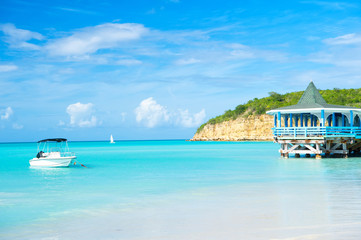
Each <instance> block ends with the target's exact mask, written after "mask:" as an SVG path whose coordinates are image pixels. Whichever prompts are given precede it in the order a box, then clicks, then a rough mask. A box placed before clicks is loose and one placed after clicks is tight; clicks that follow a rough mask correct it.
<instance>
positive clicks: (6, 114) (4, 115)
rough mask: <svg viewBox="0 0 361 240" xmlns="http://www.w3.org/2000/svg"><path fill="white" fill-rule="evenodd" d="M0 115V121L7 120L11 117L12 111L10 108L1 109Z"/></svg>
mask: <svg viewBox="0 0 361 240" xmlns="http://www.w3.org/2000/svg"><path fill="white" fill-rule="evenodd" d="M0 113H1V120H8V119H9V118H10V117H11V115H13V114H14V111H13V110H12V108H11V107H7V108H6V109H3V110H1V111H0Z"/></svg>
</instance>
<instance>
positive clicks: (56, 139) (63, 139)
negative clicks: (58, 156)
mask: <svg viewBox="0 0 361 240" xmlns="http://www.w3.org/2000/svg"><path fill="white" fill-rule="evenodd" d="M66 141H68V140H67V139H66V138H48V139H43V140H40V141H38V143H41V142H66Z"/></svg>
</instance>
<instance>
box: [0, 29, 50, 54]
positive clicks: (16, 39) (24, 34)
mask: <svg viewBox="0 0 361 240" xmlns="http://www.w3.org/2000/svg"><path fill="white" fill-rule="evenodd" d="M0 31H2V32H3V33H4V34H5V38H4V40H5V42H7V43H9V44H10V47H13V48H24V49H30V50H39V49H40V47H39V46H38V45H35V44H33V43H28V42H27V41H29V40H31V39H36V40H42V39H44V37H43V35H41V34H40V33H37V32H31V31H29V30H25V29H19V28H16V27H15V25H14V24H11V23H7V24H1V25H0Z"/></svg>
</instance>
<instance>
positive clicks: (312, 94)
mask: <svg viewBox="0 0 361 240" xmlns="http://www.w3.org/2000/svg"><path fill="white" fill-rule="evenodd" d="M300 104H302V105H310V104H320V105H323V104H327V102H326V101H325V99H323V97H322V96H321V94H320V92H319V91H318V90H317V88H316V86H315V84H313V82H312V81H311V82H310V84H308V87H307V88H306V90H305V91H304V93H303V95H302V97H301V98H300V100H299V101H298V103H297V105H300Z"/></svg>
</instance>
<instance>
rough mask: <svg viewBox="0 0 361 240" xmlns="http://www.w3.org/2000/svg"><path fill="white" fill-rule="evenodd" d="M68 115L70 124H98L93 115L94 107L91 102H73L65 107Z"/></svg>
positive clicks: (89, 125)
mask: <svg viewBox="0 0 361 240" xmlns="http://www.w3.org/2000/svg"><path fill="white" fill-rule="evenodd" d="M66 112H67V113H68V114H69V116H70V125H71V126H78V127H95V126H96V125H98V123H99V122H98V120H97V118H96V116H94V115H93V113H94V109H93V104H92V103H87V104H83V103H80V102H78V103H74V104H70V105H69V106H68V107H67V108H66Z"/></svg>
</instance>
